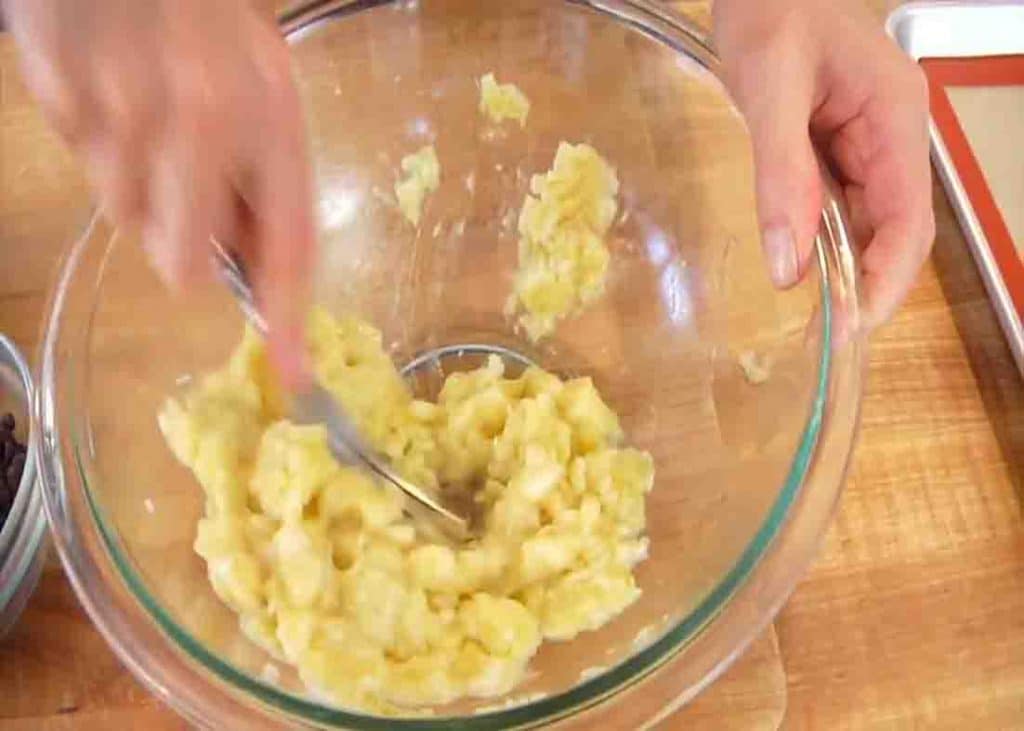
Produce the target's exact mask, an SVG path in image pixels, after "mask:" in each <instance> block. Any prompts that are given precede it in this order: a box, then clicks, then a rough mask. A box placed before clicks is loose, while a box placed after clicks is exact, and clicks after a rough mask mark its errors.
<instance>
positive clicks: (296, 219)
mask: <svg viewBox="0 0 1024 731" xmlns="http://www.w3.org/2000/svg"><path fill="white" fill-rule="evenodd" d="M258 32H259V33H260V34H261V35H260V38H261V39H262V40H261V43H260V47H259V49H258V54H259V57H258V58H257V59H256V61H257V63H258V64H259V65H260V69H261V75H262V76H263V79H264V83H265V89H266V91H267V97H268V98H267V99H265V100H263V102H264V110H263V111H264V120H265V125H264V129H263V130H262V135H261V137H260V141H259V142H260V145H261V146H260V148H259V154H258V155H256V156H254V157H253V158H252V160H253V163H254V165H253V192H252V200H251V203H252V211H253V217H254V223H255V229H256V230H255V238H256V245H257V247H258V250H259V257H258V266H257V270H256V282H255V284H256V287H257V296H258V297H259V299H260V303H261V307H262V308H263V311H264V315H265V316H266V318H267V323H268V326H269V328H270V343H269V345H270V353H271V357H272V358H273V360H274V362H275V364H276V366H277V368H278V370H279V371H280V373H281V375H282V377H283V378H284V379H285V381H286V382H287V383H289V384H290V385H292V386H297V385H300V384H301V383H302V382H303V381H305V380H306V379H307V378H308V365H307V362H306V357H305V352H306V349H305V335H304V333H305V327H304V325H305V317H306V313H307V310H308V303H309V280H310V276H311V269H312V264H313V256H314V251H315V232H314V224H313V210H312V184H311V181H310V168H309V163H308V160H307V151H306V146H305V134H304V127H303V120H302V115H301V110H300V106H299V99H298V94H297V92H296V90H295V87H294V85H293V82H292V78H291V74H290V67H289V63H288V56H287V49H286V48H285V47H284V45H283V42H282V41H281V40H280V38H279V37H277V36H276V35H274V31H272V30H271V29H270V28H269V27H266V28H262V27H261V30H260V31H258Z"/></svg>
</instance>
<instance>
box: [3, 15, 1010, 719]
mask: <svg viewBox="0 0 1024 731" xmlns="http://www.w3.org/2000/svg"><path fill="white" fill-rule="evenodd" d="M683 5H684V6H686V9H687V10H690V11H695V12H697V13H699V14H700V15H702V16H703V17H705V18H706V17H707V8H706V5H705V4H704V3H703V2H690V3H683ZM872 6H873V7H874V9H875V10H877V11H878V12H879V15H880V16H881V13H882V11H883V10H884V9H885V7H884V3H881V2H875V3H872ZM935 204H936V212H937V219H938V221H937V223H938V235H937V240H936V247H935V253H934V254H933V256H932V258H931V260H930V261H929V262H928V264H927V265H926V266H925V269H924V271H923V272H922V274H921V278H920V282H919V284H918V286H917V287H916V288H915V290H914V291H913V293H912V295H911V297H910V299H909V300H908V302H907V303H906V305H905V306H904V307H903V308H902V309H901V311H900V312H899V313H898V314H897V316H896V317H895V319H894V320H893V322H892V323H891V324H890V325H888V326H887V327H885V328H883V329H882V330H880V331H879V332H878V333H877V335H876V337H875V338H874V341H873V347H872V353H871V359H870V366H869V371H870V372H869V383H868V392H867V395H866V398H865V402H864V412H863V429H862V434H861V439H860V444H859V447H858V452H857V457H856V460H855V462H854V465H853V469H852V472H851V475H850V479H849V482H848V485H847V488H846V491H845V493H844V496H843V499H842V502H841V505H840V508H839V511H838V513H837V515H836V519H835V521H834V524H833V526H832V528H831V530H830V531H829V533H828V535H827V537H826V539H825V541H824V544H823V547H822V550H821V554H820V556H819V558H818V560H817V561H816V563H815V565H814V566H813V568H812V569H811V570H810V571H809V572H808V574H807V576H806V578H805V579H804V580H803V581H802V582H801V584H800V585H799V587H798V588H797V590H796V592H795V593H794V595H793V596H792V598H791V599H790V601H789V603H788V604H787V606H786V607H785V609H784V610H783V611H782V613H781V614H780V615H779V617H778V620H777V622H776V629H777V633H778V646H777V647H776V644H775V639H774V636H773V635H772V634H770V633H769V634H768V635H766V636H765V637H763V638H762V639H761V640H759V641H758V642H757V643H755V644H754V645H753V646H752V648H751V650H750V651H749V652H748V653H747V655H746V656H745V657H744V658H742V659H741V660H740V661H739V662H737V664H736V665H735V666H734V667H733V668H732V669H731V670H730V671H729V672H728V673H727V674H726V676H724V677H723V678H722V679H721V680H719V681H718V682H717V683H716V684H715V685H714V686H712V688H711V689H710V690H708V691H707V692H706V693H705V694H703V695H702V696H701V697H699V698H698V699H697V701H695V702H694V703H693V704H692V705H691V706H689V707H687V708H686V709H684V711H683V712H682V713H681V714H680V715H678V716H676V717H673V719H671V720H670V721H669V722H666V723H665V724H664V727H665V728H708V729H719V728H735V729H747V728H770V727H776V726H778V725H779V724H780V723H781V725H782V727H783V728H787V729H836V728H870V729H875V728H879V729H881V728H886V729H888V728H950V729H960V728H972V729H980V728H984V729H1010V728H1021V727H1024V521H1022V519H1021V498H1022V495H1024V481H1022V469H1024V467H1022V465H1024V388H1022V384H1021V379H1020V375H1019V374H1018V373H1017V371H1016V370H1015V368H1014V366H1013V363H1012V359H1011V357H1010V354H1009V351H1008V350H1007V348H1006V346H1005V344H1004V342H1003V339H1002V336H1001V334H1000V332H999V328H998V325H997V322H996V319H995V317H994V315H993V312H992V310H991V307H990V306H989V304H988V300H987V299H986V297H985V293H984V290H983V287H982V285H981V282H980V280H979V277H978V275H977V272H976V269H975V267H974V265H973V262H972V261H971V259H970V257H969V254H968V251H967V248H966V245H965V243H964V241H963V238H962V236H961V235H960V233H959V230H958V229H957V226H956V222H955V220H954V219H953V217H952V214H951V212H950V209H949V206H948V204H947V202H946V200H945V197H944V195H943V193H942V191H941V189H940V188H938V187H936V190H935ZM86 209H87V196H86V189H85V183H84V180H83V177H82V175H81V173H80V171H79V170H78V168H77V167H76V166H75V164H74V163H73V161H72V160H71V158H70V156H69V155H68V154H67V153H66V152H65V151H63V148H62V147H61V146H60V145H59V143H58V142H57V141H56V139H55V137H54V136H53V134H52V133H51V132H50V131H49V130H48V129H47V127H46V126H45V124H44V123H43V121H42V120H41V118H40V116H39V114H38V111H37V110H36V109H35V107H34V106H33V105H32V104H31V102H30V100H29V99H28V97H27V94H26V93H25V91H24V88H23V87H22V86H21V84H20V82H19V80H18V78H17V71H16V65H15V62H14V54H13V48H12V44H11V43H10V40H9V39H8V38H5V37H3V36H0V251H2V252H3V257H2V259H0V331H3V332H5V333H8V334H9V335H11V336H12V337H13V338H14V339H15V340H16V341H17V342H18V343H19V345H20V346H22V347H23V348H24V349H26V351H28V352H33V351H34V350H35V348H36V344H37V335H38V330H39V317H40V313H41V311H42V308H43V305H44V299H45V290H46V287H47V285H48V283H49V281H50V279H51V276H52V271H53V267H54V266H55V256H56V252H58V251H59V250H60V249H61V248H62V247H63V245H64V244H65V243H66V242H67V241H68V240H69V238H70V237H71V236H73V235H74V233H75V232H76V231H77V230H79V229H80V226H81V223H82V221H83V219H84V216H85V213H86ZM780 656H781V665H782V667H784V670H785V674H784V675H783V674H782V673H781V672H780V671H781V668H780V664H779V658H780ZM0 727H2V728H4V729H17V730H19V731H20V730H21V729H25V730H26V731H27V730H29V729H33V730H35V729H44V730H48V729H107V728H144V729H177V728H183V727H184V724H183V723H182V722H181V721H180V720H178V719H177V718H176V717H175V716H174V715H173V714H172V713H171V712H170V711H169V710H167V709H165V708H164V707H162V706H161V705H160V704H159V703H158V702H157V701H155V700H154V699H153V698H152V697H151V696H149V695H148V694H147V693H146V691H145V690H144V689H142V688H141V687H140V686H139V685H138V684H137V683H136V682H135V681H134V680H133V679H132V678H131V676H130V675H128V673H127V671H125V670H124V669H123V668H122V667H121V666H120V664H119V663H118V661H117V660H116V659H115V658H114V656H113V655H112V654H111V652H110V651H109V649H107V646H106V645H105V643H104V642H103V640H102V638H100V636H99V635H98V633H97V632H96V631H95V630H94V629H93V628H92V627H91V625H90V624H89V622H88V619H87V618H86V617H85V616H84V614H83V612H82V611H81V609H80V608H79V606H78V604H77V602H76V600H75V599H74V596H73V593H72V592H71V590H70V587H69V586H68V585H67V582H66V581H65V580H64V579H63V576H62V574H61V572H60V569H59V567H58V566H57V565H56V564H55V563H54V562H51V564H50V565H49V566H48V567H47V570H46V572H45V573H44V576H43V579H42V581H41V584H40V588H39V590H38V591H37V593H36V594H35V596H34V597H33V599H32V601H31V603H30V605H29V608H28V611H27V612H26V614H25V615H24V617H23V619H22V621H21V622H20V623H19V625H18V626H17V628H16V629H15V631H14V633H13V634H12V635H11V636H9V637H8V638H7V639H6V640H5V641H4V643H3V644H2V645H0Z"/></svg>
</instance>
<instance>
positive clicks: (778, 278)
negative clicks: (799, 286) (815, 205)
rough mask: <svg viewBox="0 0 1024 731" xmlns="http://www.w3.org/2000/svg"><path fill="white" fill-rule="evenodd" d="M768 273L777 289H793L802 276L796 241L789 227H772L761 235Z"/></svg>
mask: <svg viewBox="0 0 1024 731" xmlns="http://www.w3.org/2000/svg"><path fill="white" fill-rule="evenodd" d="M761 244H762V246H763V247H764V255H765V258H767V260H768V273H769V275H770V276H771V278H772V282H774V283H775V286H776V287H792V286H793V285H794V284H796V280H797V277H798V276H799V274H800V267H799V262H798V261H797V256H796V241H795V240H794V239H793V231H792V230H791V229H790V228H789V226H771V227H769V228H766V229H765V230H764V232H763V233H762V234H761Z"/></svg>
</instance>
